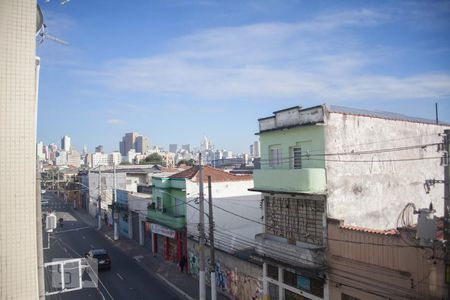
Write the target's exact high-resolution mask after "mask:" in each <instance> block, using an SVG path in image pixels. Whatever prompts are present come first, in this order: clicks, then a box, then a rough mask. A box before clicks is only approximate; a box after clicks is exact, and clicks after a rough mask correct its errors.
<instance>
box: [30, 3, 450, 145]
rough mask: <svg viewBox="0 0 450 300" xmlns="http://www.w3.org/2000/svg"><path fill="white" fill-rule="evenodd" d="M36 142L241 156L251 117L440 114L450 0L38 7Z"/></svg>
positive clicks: (445, 105)
mask: <svg viewBox="0 0 450 300" xmlns="http://www.w3.org/2000/svg"><path fill="white" fill-rule="evenodd" d="M38 2H39V4H40V6H41V7H42V10H43V13H44V18H45V23H46V25H47V26H48V27H47V29H48V33H49V34H51V35H53V36H55V37H57V38H59V39H62V40H64V41H67V42H68V43H69V45H62V44H58V43H55V42H53V41H51V40H48V39H47V40H44V41H43V42H42V43H40V44H38V46H37V53H38V55H39V56H40V57H41V75H40V92H39V113H38V140H42V141H44V143H47V144H49V143H52V142H55V143H57V144H59V142H60V138H61V136H63V135H69V136H70V137H71V138H72V143H73V144H74V145H75V147H76V148H77V149H79V150H82V148H83V145H87V147H88V150H89V151H93V150H94V147H95V146H97V145H100V144H101V145H104V149H105V151H107V152H110V151H113V150H118V147H119V140H120V139H121V137H122V136H123V135H124V134H125V133H126V132H131V131H135V132H138V133H140V134H143V135H146V136H148V137H149V138H150V143H151V144H152V145H160V146H162V147H163V148H165V149H168V144H170V143H178V144H191V145H192V146H191V147H193V146H198V145H199V144H200V140H201V138H202V137H203V136H204V135H206V136H208V138H210V139H211V140H212V141H213V143H214V144H215V146H216V148H219V149H228V150H231V151H236V152H248V151H249V145H250V144H251V143H253V141H255V140H257V139H258V137H257V136H255V133H256V132H257V131H258V122H257V119H258V118H262V117H266V116H270V115H271V114H272V112H273V111H277V110H280V109H283V108H287V107H290V106H295V105H300V106H302V107H310V106H315V105H319V104H323V103H327V104H334V105H342V106H349V107H355V108H362V109H371V110H380V111H391V112H397V113H403V114H406V115H411V116H416V117H423V118H429V119H434V118H435V102H437V103H438V107H439V119H440V120H442V121H446V122H450V1H306V0H305V1H300V0H284V1H280V0H252V1H244V0H239V1H234V0H227V1H219V0H218V1H209V0H186V1H183V0H178V1H176V0H162V1H157V0H154V1H148V0H142V1H139V0H135V1H117V0H110V1H106V0H91V1H87V0H71V1H70V2H68V3H66V4H64V5H60V1H56V0H51V1H50V2H45V1H42V0H39V1H38Z"/></svg>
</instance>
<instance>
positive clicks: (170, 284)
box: [155, 273, 195, 300]
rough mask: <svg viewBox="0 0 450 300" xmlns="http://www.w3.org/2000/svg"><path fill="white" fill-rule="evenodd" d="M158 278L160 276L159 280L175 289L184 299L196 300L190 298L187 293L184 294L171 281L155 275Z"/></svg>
mask: <svg viewBox="0 0 450 300" xmlns="http://www.w3.org/2000/svg"><path fill="white" fill-rule="evenodd" d="M155 275H156V276H158V278H159V279H161V280H162V281H164V282H165V283H166V284H167V285H168V286H170V287H171V288H173V289H174V290H175V291H177V292H178V293H180V294H181V295H183V297H184V298H186V299H189V300H195V299H194V298H192V297H191V296H189V295H188V294H187V293H185V292H183V291H182V290H181V289H180V288H179V287H177V286H176V285H174V284H173V283H172V282H170V281H169V280H167V279H166V278H164V276H162V275H160V274H158V273H155Z"/></svg>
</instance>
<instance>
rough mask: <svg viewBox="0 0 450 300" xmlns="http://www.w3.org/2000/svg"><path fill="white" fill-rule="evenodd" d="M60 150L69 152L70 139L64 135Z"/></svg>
mask: <svg viewBox="0 0 450 300" xmlns="http://www.w3.org/2000/svg"><path fill="white" fill-rule="evenodd" d="M61 149H62V150H64V151H67V152H69V151H70V137H69V136H67V135H65V136H63V137H62V138H61Z"/></svg>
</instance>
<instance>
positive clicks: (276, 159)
mask: <svg viewBox="0 0 450 300" xmlns="http://www.w3.org/2000/svg"><path fill="white" fill-rule="evenodd" d="M281 160H282V157H281V149H280V148H271V149H270V166H271V167H272V168H278V167H280V166H281Z"/></svg>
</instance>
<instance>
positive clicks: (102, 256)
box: [84, 249, 111, 271]
mask: <svg viewBox="0 0 450 300" xmlns="http://www.w3.org/2000/svg"><path fill="white" fill-rule="evenodd" d="M84 257H85V258H86V259H87V260H88V263H89V264H91V265H93V264H94V263H95V264H97V266H98V270H99V271H100V270H110V269H111V258H110V257H109V255H108V251H106V250H105V249H93V250H90V251H89V252H88V253H86V254H85V255H84Z"/></svg>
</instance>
